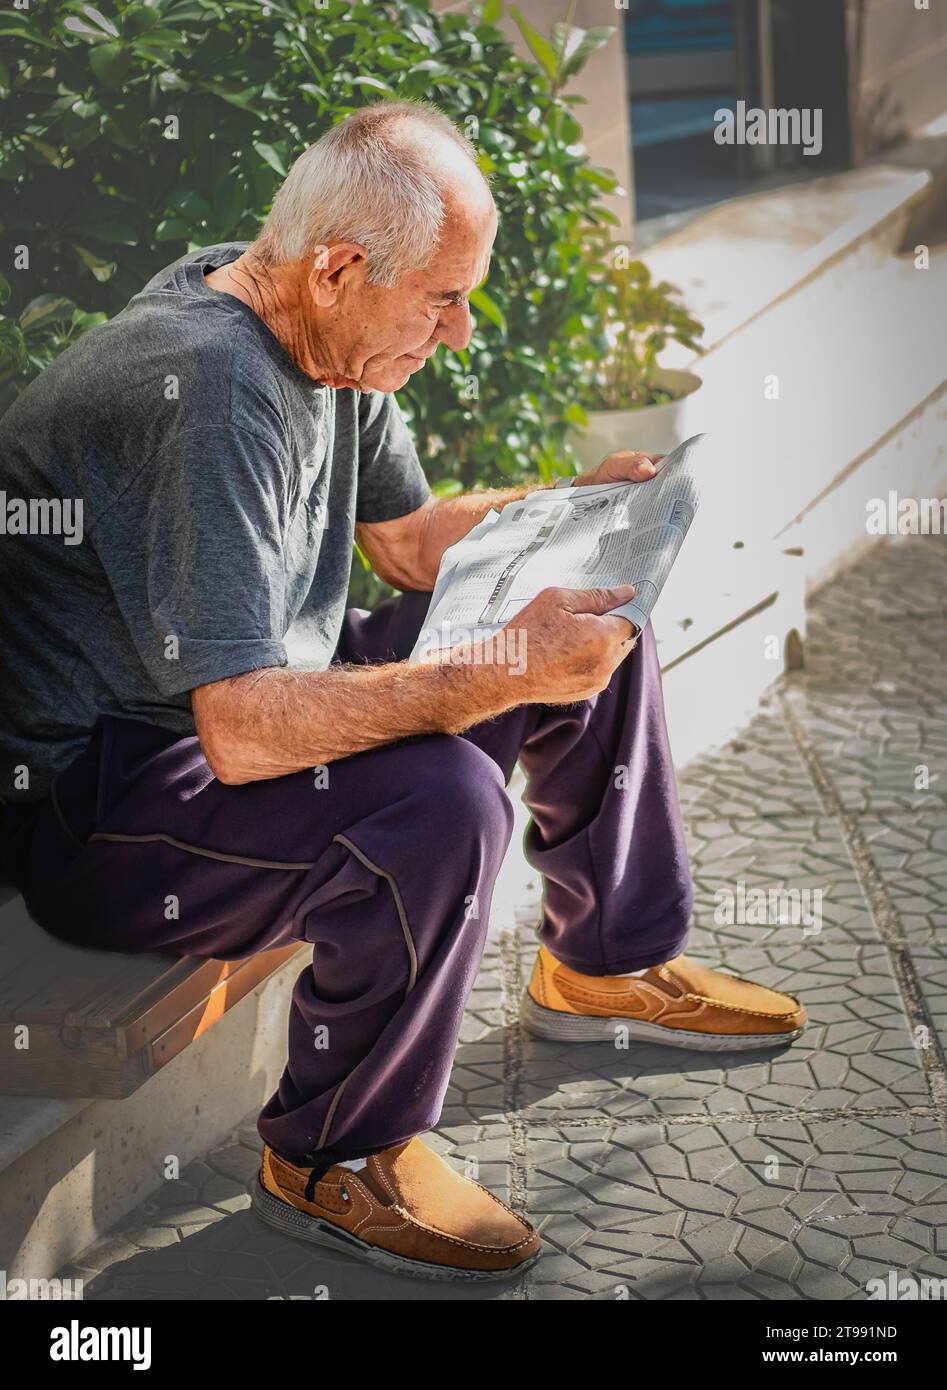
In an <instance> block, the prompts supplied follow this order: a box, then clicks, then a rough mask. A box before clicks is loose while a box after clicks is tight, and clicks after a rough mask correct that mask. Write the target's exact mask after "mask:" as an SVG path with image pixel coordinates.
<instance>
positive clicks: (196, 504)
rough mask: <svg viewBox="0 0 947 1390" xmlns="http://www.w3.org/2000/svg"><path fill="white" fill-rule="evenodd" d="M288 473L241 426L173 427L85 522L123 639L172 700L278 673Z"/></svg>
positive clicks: (275, 453) (283, 659)
mask: <svg viewBox="0 0 947 1390" xmlns="http://www.w3.org/2000/svg"><path fill="white" fill-rule="evenodd" d="M286 496H287V467H286V464H285V463H284V461H283V460H282V458H281V456H280V452H279V450H278V449H277V448H275V447H274V446H273V445H272V444H270V443H267V442H266V441H265V440H263V439H262V438H259V437H258V436H256V435H254V434H252V433H250V432H249V431H247V430H243V429H240V428H239V427H221V426H219V425H218V426H214V427H212V428H211V427H204V426H200V427H192V428H188V429H184V430H181V431H178V432H176V433H175V434H174V435H173V436H171V437H170V438H169V439H168V440H166V441H165V442H164V443H163V444H162V445H161V447H160V448H159V449H158V451H157V452H156V453H155V454H153V455H152V456H151V458H150V459H149V460H148V462H147V463H146V464H145V466H144V467H143V468H142V469H141V470H140V472H139V473H138V474H137V476H136V478H135V480H134V481H133V483H132V484H131V485H130V486H129V487H128V488H127V489H126V491H125V492H124V493H123V494H122V496H121V497H120V498H119V499H118V500H117V501H116V502H115V503H114V504H113V505H112V506H111V507H110V508H109V509H108V511H107V512H106V514H105V515H104V516H103V517H102V518H101V519H100V520H99V521H98V522H97V523H96V524H95V525H94V527H93V528H92V531H91V540H92V543H93V544H94V546H95V548H96V553H97V555H98V557H99V560H100V562H101V564H102V566H103V568H104V570H105V572H106V575H107V576H108V580H109V583H110V585H111V587H112V590H113V593H114V595H115V598H116V601H117V603H118V606H119V609H120V611H121V614H122V617H123V619H124V621H125V623H126V625H127V627H128V631H129V633H130V636H131V639H132V642H133V643H134V646H135V649H136V651H137V653H138V656H139V657H140V659H141V662H142V664H143V666H144V667H145V669H146V671H147V672H148V675H149V676H150V678H151V680H152V681H153V682H154V685H155V688H156V690H157V691H158V692H159V694H160V695H161V696H164V697H169V696H172V695H179V694H181V693H183V692H186V691H190V690H193V689H195V687H197V686H199V685H207V684H209V683H210V682H212V681H217V680H224V679H226V678H227V677H228V676H236V675H242V674H243V673H244V672H246V671H254V670H258V669H260V668H261V667H264V666H285V665H286V664H287V660H288V658H287V653H286V648H285V646H284V644H283V634H284V619H285V582H286V580H285V562H284V553H283V542H282V535H283V520H284V516H285V508H286Z"/></svg>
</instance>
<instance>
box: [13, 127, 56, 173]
mask: <svg viewBox="0 0 947 1390" xmlns="http://www.w3.org/2000/svg"><path fill="white" fill-rule="evenodd" d="M20 139H21V140H25V141H26V143H27V144H28V145H29V146H30V147H31V149H34V150H36V152H37V153H38V154H41V155H42V156H43V158H44V159H45V160H47V161H48V162H49V163H50V164H52V166H53V168H54V169H60V168H62V156H61V155H60V153H59V151H58V150H57V149H56V148H55V146H53V145H48V144H47V143H46V141H45V140H37V138H36V136H35V135H21V136H20Z"/></svg>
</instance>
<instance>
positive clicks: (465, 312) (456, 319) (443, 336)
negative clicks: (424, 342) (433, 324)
mask: <svg viewBox="0 0 947 1390" xmlns="http://www.w3.org/2000/svg"><path fill="white" fill-rule="evenodd" d="M472 332H473V325H472V323H471V321H470V308H469V306H468V305H467V304H452V305H451V306H450V308H449V309H442V310H441V316H440V318H439V319H438V322H437V336H438V338H439V339H440V340H441V342H442V343H443V344H444V345H445V346H446V347H449V348H450V349H451V351H453V352H460V351H461V349H462V348H465V347H466V346H467V344H468V343H469V342H470V335H471V333H472Z"/></svg>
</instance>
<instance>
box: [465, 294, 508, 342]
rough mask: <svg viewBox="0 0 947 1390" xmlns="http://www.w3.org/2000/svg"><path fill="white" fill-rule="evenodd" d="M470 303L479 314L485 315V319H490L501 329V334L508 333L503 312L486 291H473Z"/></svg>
mask: <svg viewBox="0 0 947 1390" xmlns="http://www.w3.org/2000/svg"><path fill="white" fill-rule="evenodd" d="M470 302H471V304H472V305H473V307H474V308H475V309H476V310H477V311H478V312H479V313H481V314H483V316H484V318H485V319H489V321H490V322H491V323H492V324H494V325H495V327H497V328H499V330H500V332H501V333H505V332H506V319H505V318H504V317H503V313H502V310H501V309H500V308H499V306H498V305H496V304H495V303H494V302H493V300H492V299H491V298H490V296H489V295H488V294H487V292H486V290H484V289H477V290H472V291H471V293H470Z"/></svg>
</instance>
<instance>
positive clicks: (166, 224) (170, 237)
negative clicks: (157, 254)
mask: <svg viewBox="0 0 947 1390" xmlns="http://www.w3.org/2000/svg"><path fill="white" fill-rule="evenodd" d="M190 233H191V228H190V225H189V224H188V223H187V222H185V221H184V219H183V218H181V217H165V218H162V220H161V221H160V222H159V223H158V225H157V227H156V228H155V241H183V240H184V238H185V237H187V236H190Z"/></svg>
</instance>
